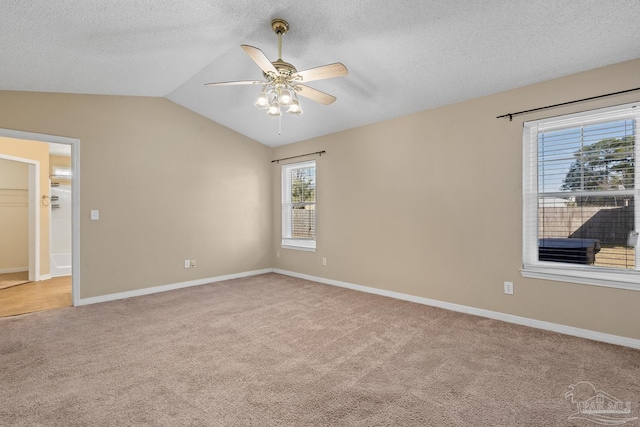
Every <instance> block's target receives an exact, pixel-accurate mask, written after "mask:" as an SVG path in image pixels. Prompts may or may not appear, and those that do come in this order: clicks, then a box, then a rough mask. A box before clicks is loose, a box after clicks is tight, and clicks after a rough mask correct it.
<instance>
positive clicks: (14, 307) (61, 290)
mask: <svg viewBox="0 0 640 427" xmlns="http://www.w3.org/2000/svg"><path fill="white" fill-rule="evenodd" d="M72 301H73V299H72V297H71V276H63V277H54V278H52V279H49V280H41V281H39V282H29V283H25V284H23V285H18V286H12V287H10V288H7V289H0V317H6V316H15V315H17V314H25V313H31V312H34V311H42V310H49V309H52V308H60V307H71V306H72V305H73V302H72Z"/></svg>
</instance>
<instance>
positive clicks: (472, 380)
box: [0, 274, 640, 426]
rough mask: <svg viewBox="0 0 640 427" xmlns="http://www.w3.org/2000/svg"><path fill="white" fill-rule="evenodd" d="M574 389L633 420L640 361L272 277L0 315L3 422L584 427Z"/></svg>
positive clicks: (619, 351) (623, 353)
mask: <svg viewBox="0 0 640 427" xmlns="http://www.w3.org/2000/svg"><path fill="white" fill-rule="evenodd" d="M581 381H587V382H590V383H591V384H593V385H594V387H595V388H597V390H598V391H602V392H605V393H607V395H608V396H612V397H615V398H617V399H619V400H620V401H623V402H627V401H628V402H630V403H629V404H630V407H631V413H630V414H629V415H628V416H627V417H628V418H629V417H634V416H638V415H640V351H636V350H632V349H628V348H623V347H618V346H613V345H608V344H602V343H598V342H592V341H588V340H584V339H579V338H574V337H569V336H564V335H560V334H556V333H550V332H545V331H540V330H536V329H530V328H526V327H521V326H517V325H512V324H508V323H502V322H499V321H495V320H489V319H485V318H481V317H474V316H470V315H464V314H460V313H454V312H449V311H445V310H441V309H437V308H432V307H428V306H422V305H418V304H413V303H408V302H404V301H398V300H394V299H390V298H384V297H380V296H375V295H370V294H365V293H359V292H356V291H351V290H346V289H342V288H337V287H331V286H327V285H322V284H317V283H313V282H308V281H305V280H300V279H295V278H290V277H286V276H281V275H277V274H266V275H262V276H256V277H250V278H244V279H237V280H231V281H226V282H220V283H216V284H211V285H205V286H199V287H194V288H188V289H182V290H178V291H172V292H165V293H161V294H154V295H149V296H144V297H138V298H131V299H127V300H123V301H114V302H109V303H104V304H97V305H91V306H84V307H78V308H66V309H59V310H52V311H48V312H40V313H34V314H28V315H24V316H17V317H12V318H4V319H0V425H3V426H7V425H19V426H33V425H42V426H129V425H149V426H579V425H585V426H586V425H590V426H593V425H595V424H593V423H590V422H588V421H584V420H583V421H581V420H576V421H572V420H569V417H570V416H572V415H573V414H575V413H577V409H576V408H577V406H576V404H575V403H572V402H571V396H573V397H574V401H578V400H580V399H582V400H584V399H586V397H585V396H589V392H588V391H587V392H586V394H584V393H583V394H582V395H579V394H578V391H579V390H582V389H583V387H582V386H584V385H585V383H582V384H578V383H580V382H581ZM570 385H576V387H575V388H574V394H573V395H569V396H567V397H565V396H566V393H567V392H568V391H569V390H570V389H569V387H570ZM627 425H638V424H637V420H636V421H631V422H630V423H629V424H627Z"/></svg>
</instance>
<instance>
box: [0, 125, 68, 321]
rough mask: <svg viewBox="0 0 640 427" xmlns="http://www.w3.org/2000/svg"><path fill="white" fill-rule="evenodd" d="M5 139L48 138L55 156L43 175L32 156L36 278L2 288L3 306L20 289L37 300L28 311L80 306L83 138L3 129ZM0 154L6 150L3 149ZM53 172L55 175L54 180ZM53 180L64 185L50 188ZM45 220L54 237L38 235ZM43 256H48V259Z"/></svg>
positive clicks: (1, 137)
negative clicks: (80, 173)
mask: <svg viewBox="0 0 640 427" xmlns="http://www.w3.org/2000/svg"><path fill="white" fill-rule="evenodd" d="M8 140H11V141H8ZM3 141H4V142H5V147H6V146H7V144H8V142H11V143H12V144H13V146H14V147H21V144H20V143H21V142H25V144H24V147H26V146H27V144H28V143H29V142H31V143H33V142H38V143H46V144H44V145H45V146H48V147H49V148H50V152H51V153H50V157H48V159H47V162H48V161H49V160H50V161H51V165H50V167H49V168H48V170H45V169H47V168H44V167H43V168H42V169H41V171H42V172H41V173H42V174H43V176H41V177H39V178H38V176H37V175H38V172H39V171H40V169H39V167H38V165H37V162H36V163H33V162H32V163H30V166H29V168H30V172H29V176H30V179H29V182H30V184H29V191H28V192H29V206H30V208H29V212H30V217H29V218H30V219H29V224H30V226H29V236H30V237H29V280H30V281H31V283H28V284H26V285H20V286H19V287H18V286H16V287H14V288H13V289H11V292H6V293H3V302H4V304H0V307H1V306H7V305H10V304H13V305H14V306H15V305H16V304H19V302H16V301H17V300H18V299H19V298H18V296H17V295H20V298H21V297H22V296H25V298H26V299H29V300H32V301H31V302H33V303H35V306H36V308H35V309H27V311H25V312H30V311H39V310H42V309H46V308H53V307H59V306H69V305H74V306H76V305H78V304H79V301H80V235H79V232H80V226H79V223H80V218H79V211H80V209H79V206H80V194H79V189H80V175H79V171H80V141H79V140H77V139H73V138H66V137H59V136H53V135H44V134H35V133H29V132H22V131H15V130H10V129H0V142H3ZM32 145H33V144H32ZM36 145H42V144H36ZM48 155H49V154H48ZM0 156H3V154H2V152H0ZM4 157H6V154H5V155H4ZM14 157H15V156H14ZM54 159H55V160H54ZM44 174H46V175H44ZM49 178H52V179H51V180H49ZM41 183H46V184H47V185H46V186H45V185H40V186H39V187H40V188H37V187H38V185H39V184H41ZM52 184H53V185H54V186H55V187H56V189H57V190H58V189H59V190H60V191H51V189H52V188H51V185H52ZM60 187H61V188H60ZM32 190H33V191H32ZM63 207H64V209H63ZM32 208H33V209H32ZM39 209H42V210H45V209H46V211H45V212H44V215H42V216H40V214H39V212H37V211H38V210H39ZM47 221H49V222H48V223H47ZM41 223H43V224H44V223H47V226H48V227H47V226H44V225H43V226H42V228H43V230H42V231H43V232H44V233H46V234H47V237H49V239H41V238H37V236H38V235H39V234H40V231H41V230H40V227H39V225H40V224H41ZM61 224H63V225H61ZM47 228H48V230H47ZM41 241H42V242H44V243H43V246H44V245H47V247H46V248H43V247H38V246H40V242H41ZM44 257H46V261H48V262H43V258H44ZM43 264H44V265H43ZM47 265H50V268H47ZM41 267H43V268H41ZM45 270H47V271H45ZM18 288H21V289H18ZM1 291H2V290H0V292H1ZM7 291H8V290H7ZM4 297H7V299H4ZM5 308H6V307H5ZM14 311H15V310H14ZM11 314H19V313H11Z"/></svg>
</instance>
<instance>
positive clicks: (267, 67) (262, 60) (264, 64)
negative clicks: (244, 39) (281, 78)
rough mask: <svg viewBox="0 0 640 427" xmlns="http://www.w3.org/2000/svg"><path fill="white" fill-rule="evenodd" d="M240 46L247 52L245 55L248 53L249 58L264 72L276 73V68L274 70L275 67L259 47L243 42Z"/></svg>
mask: <svg viewBox="0 0 640 427" xmlns="http://www.w3.org/2000/svg"><path fill="white" fill-rule="evenodd" d="M240 47H242V49H244V51H245V52H247V55H249V56H250V57H251V59H253V62H255V63H256V64H258V67H260V69H261V70H262V71H264V72H265V73H269V72H271V73H275V74H278V70H276V67H274V66H273V64H272V63H271V61H269V58H267V57H266V55H265V54H264V53H262V51H261V50H260V49H258V48H257V47H253V46H249V45H247V44H243V45H241V46H240Z"/></svg>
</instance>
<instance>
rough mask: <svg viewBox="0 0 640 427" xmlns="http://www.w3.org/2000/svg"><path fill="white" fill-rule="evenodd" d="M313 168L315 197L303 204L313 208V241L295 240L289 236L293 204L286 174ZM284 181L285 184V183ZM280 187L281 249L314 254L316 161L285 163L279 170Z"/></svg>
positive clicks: (316, 199) (288, 177) (316, 195)
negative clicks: (310, 201)
mask: <svg viewBox="0 0 640 427" xmlns="http://www.w3.org/2000/svg"><path fill="white" fill-rule="evenodd" d="M311 167H312V168H313V169H314V173H313V178H314V192H315V197H314V202H313V203H308V202H305V204H307V205H309V204H313V206H314V211H315V212H314V217H313V228H314V238H313V239H304V238H295V237H292V236H291V229H292V222H293V220H292V212H291V209H290V207H291V205H293V204H294V203H293V202H292V200H291V198H292V194H291V193H292V191H291V190H292V184H291V182H290V176H291V175H290V174H289V173H287V172H290V171H292V170H296V169H308V168H311ZM285 180H286V182H285ZM280 185H281V192H282V194H281V201H282V204H281V209H282V212H281V219H282V232H281V235H282V241H281V247H282V248H284V249H294V250H299V251H306V252H315V251H316V238H315V236H316V233H315V231H316V227H317V213H318V212H317V204H318V187H317V165H316V161H315V160H307V161H304V162H296V163H287V164H283V165H282V166H281V170H280Z"/></svg>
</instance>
